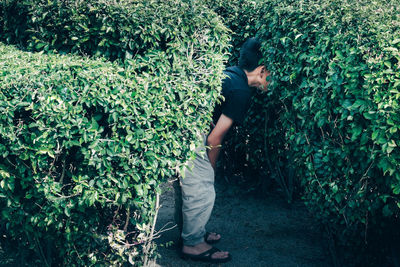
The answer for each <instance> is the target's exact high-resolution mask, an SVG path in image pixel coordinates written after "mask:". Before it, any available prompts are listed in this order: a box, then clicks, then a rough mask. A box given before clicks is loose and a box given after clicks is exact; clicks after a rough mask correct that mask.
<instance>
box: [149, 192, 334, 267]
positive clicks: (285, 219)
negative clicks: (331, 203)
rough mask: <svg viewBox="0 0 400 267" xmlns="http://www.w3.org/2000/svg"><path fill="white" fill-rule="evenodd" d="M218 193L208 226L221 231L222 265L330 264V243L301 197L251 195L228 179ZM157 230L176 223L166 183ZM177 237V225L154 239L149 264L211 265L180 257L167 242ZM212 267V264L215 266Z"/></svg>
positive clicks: (309, 266)
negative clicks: (224, 253) (227, 256)
mask: <svg viewBox="0 0 400 267" xmlns="http://www.w3.org/2000/svg"><path fill="white" fill-rule="evenodd" d="M216 191H217V198H216V202H215V207H214V210H213V214H212V215H211V219H210V221H209V223H208V226H207V230H208V231H217V232H218V233H221V235H222V240H221V242H219V243H218V244H217V245H216V246H217V247H218V248H220V249H222V250H227V251H229V252H230V253H231V255H232V261H230V262H229V263H225V264H223V266H224V267H230V266H240V267H246V266H249V267H255V266H262V267H297V266H299V267H300V266H301V267H306V266H307V267H329V266H332V264H331V262H330V256H329V254H328V244H327V242H326V240H324V238H323V235H322V233H321V230H320V228H319V226H318V224H317V223H316V222H315V220H314V219H313V218H311V216H310V214H309V213H308V212H307V210H306V208H305V207H304V205H303V204H302V203H301V202H295V203H293V204H290V205H288V204H287V203H286V201H285V200H284V199H283V197H282V196H280V195H279V194H278V193H271V194H269V195H266V196H265V197H264V198H255V197H252V196H248V195H243V194H240V193H239V190H237V188H236V189H235V188H232V187H231V186H227V185H226V184H225V185H223V184H217V185H216ZM161 205H162V207H161V208H160V211H159V215H158V220H157V229H158V230H160V229H161V228H162V227H163V226H167V228H168V227H169V226H171V225H173V223H174V194H173V189H172V185H171V184H166V185H165V190H164V193H163V195H162V197H161ZM178 237H179V233H178V230H177V229H176V228H174V229H172V230H169V231H165V232H163V233H162V234H161V236H160V238H158V239H157V240H156V243H157V244H158V246H159V249H158V252H159V254H160V258H158V259H157V260H156V262H152V263H151V266H162V267H175V266H179V267H180V266H182V267H186V266H210V265H211V264H208V263H199V262H195V261H185V260H182V259H180V258H179V256H178V254H177V252H176V245H170V246H165V244H167V243H171V241H174V242H175V241H177V239H178ZM213 266H215V265H213Z"/></svg>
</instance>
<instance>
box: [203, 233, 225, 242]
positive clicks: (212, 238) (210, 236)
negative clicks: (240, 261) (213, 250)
mask: <svg viewBox="0 0 400 267" xmlns="http://www.w3.org/2000/svg"><path fill="white" fill-rule="evenodd" d="M220 240H221V235H220V234H217V233H211V232H207V233H206V234H205V235H204V241H206V242H207V243H208V244H215V243H218V242H219V241H220Z"/></svg>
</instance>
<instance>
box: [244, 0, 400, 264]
mask: <svg viewBox="0 0 400 267" xmlns="http://www.w3.org/2000/svg"><path fill="white" fill-rule="evenodd" d="M398 7H399V5H398V1H386V2H385V3H382V2H370V1H355V2H354V1H345V0H342V1H324V0H322V1H283V2H282V1H280V3H279V4H278V3H277V2H275V1H265V3H264V7H263V11H262V12H263V13H264V14H265V16H264V18H263V26H262V28H261V30H260V31H259V32H258V34H259V36H260V38H261V39H262V40H263V42H264V44H263V47H264V55H265V61H266V62H267V64H268V66H269V68H270V70H271V71H272V73H273V75H272V83H271V85H270V91H269V96H270V97H269V98H268V102H265V107H264V110H266V111H267V113H266V114H267V115H268V117H269V118H268V120H267V119H266V118H267V116H265V117H264V119H262V120H261V121H260V120H259V121H257V123H256V124H252V126H253V127H254V128H256V130H255V131H254V132H255V133H265V135H262V134H261V135H257V136H256V137H254V138H255V139H256V140H258V142H255V143H256V144H257V143H258V146H254V147H253V149H252V150H250V151H254V153H252V154H250V155H249V156H250V157H251V158H253V159H254V160H255V161H257V162H260V159H262V160H263V161H264V164H262V163H261V164H260V163H259V164H260V166H262V165H264V166H271V168H275V169H276V168H278V170H277V171H278V172H279V169H285V172H286V175H285V174H284V175H283V176H286V177H284V181H285V184H284V186H286V188H289V183H290V182H296V180H297V181H299V182H300V184H301V190H302V191H303V192H302V194H303V197H304V200H305V201H306V204H307V205H308V206H309V207H310V209H311V210H312V211H313V213H314V214H315V215H316V216H317V217H319V218H320V219H321V220H322V221H323V222H325V223H326V224H327V225H329V227H330V228H331V231H332V232H333V233H334V234H335V235H336V236H337V237H338V238H339V240H340V241H341V243H342V244H344V243H347V245H350V247H353V249H354V248H359V247H360V245H361V246H364V247H366V248H368V245H371V249H372V248H373V249H376V248H377V246H374V245H376V244H377V243H376V241H375V242H374V239H375V238H376V237H378V236H381V237H382V236H385V234H386V236H389V235H390V234H389V233H390V232H391V231H392V229H393V228H392V227H388V226H389V225H392V226H393V224H394V225H396V224H397V225H398V223H399V219H398V218H399V215H400V210H399V207H400V204H399V200H400V199H399V193H400V187H399V180H400V174H399V163H400V161H399V160H400V158H399V156H400V154H399V153H400V150H399V149H398V140H399V132H398V129H399V128H398V127H399V125H400V124H399V122H400V121H399V118H398V116H399V115H398V114H400V112H399V104H398V96H399V93H398V90H399V86H400V80H399V77H400V69H399V66H400V65H399V60H400V56H399V48H400V41H399V39H398V36H399V30H398V21H399V14H400V13H399V8H398ZM261 98H264V100H260V101H265V96H261ZM260 144H266V146H265V147H264V148H263V147H262V146H260ZM260 147H262V148H260ZM260 155H262V156H260ZM272 164H274V165H275V166H274V165H272ZM272 170H273V169H272ZM276 175H278V174H276ZM294 177H297V179H294ZM289 195H290V194H289ZM351 245H356V246H351ZM379 245H380V246H379V247H380V249H383V248H384V247H385V246H382V244H379ZM386 246H390V244H386ZM353 251H354V250H353ZM377 254H379V253H373V254H361V255H362V256H363V257H365V258H366V261H365V262H364V264H368V263H369V264H374V263H376V261H374V260H375V259H373V258H372V257H373V256H376V255H377ZM360 258H361V257H360ZM360 258H359V259H357V260H361V259H360ZM357 260H356V261H355V262H356V263H355V264H357V263H359V262H360V261H357ZM364 260H365V259H364ZM376 260H382V259H376Z"/></svg>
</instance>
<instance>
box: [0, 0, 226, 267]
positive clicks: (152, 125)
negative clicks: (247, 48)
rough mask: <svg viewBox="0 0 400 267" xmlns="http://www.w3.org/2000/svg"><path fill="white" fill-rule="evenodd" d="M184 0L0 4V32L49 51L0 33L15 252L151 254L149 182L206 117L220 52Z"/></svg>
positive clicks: (5, 186) (152, 190)
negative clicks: (90, 56)
mask: <svg viewBox="0 0 400 267" xmlns="http://www.w3.org/2000/svg"><path fill="white" fill-rule="evenodd" d="M193 3H194V2H191V4H189V3H186V2H182V1H123V2H117V1H107V4H106V1H23V2H21V1H4V2H2V3H1V8H2V9H1V12H2V14H3V15H4V16H2V19H1V20H0V25H2V26H3V28H2V29H1V30H2V34H1V38H3V37H5V38H4V39H3V40H4V41H6V42H9V43H17V44H18V46H19V47H20V48H23V49H28V50H41V51H44V52H50V53H55V55H46V54H45V53H43V52H41V53H31V52H21V51H19V50H17V49H16V48H15V47H12V46H5V45H3V44H1V45H0V90H1V91H0V205H1V206H2V209H1V215H0V226H1V227H0V229H1V237H0V238H1V246H2V248H3V250H5V251H6V252H7V253H8V255H10V256H14V258H15V259H17V260H19V261H20V262H19V263H24V264H29V263H31V264H41V265H46V264H47V265H63V266H91V265H105V266H109V265H117V266H118V265H123V264H127V263H128V262H130V263H134V264H136V265H140V264H141V263H142V262H143V259H144V257H151V256H152V252H153V250H154V246H153V245H152V243H151V240H150V238H151V230H152V225H153V220H154V214H155V212H156V209H155V205H156V193H157V192H159V187H158V186H159V184H160V183H161V182H162V181H163V180H164V179H166V177H169V176H172V175H175V173H176V171H177V170H179V169H180V168H181V167H182V166H183V164H184V162H185V161H186V160H187V158H188V157H190V156H193V155H194V153H192V152H191V150H193V149H194V147H195V144H196V142H197V140H198V135H199V134H200V133H202V132H203V131H204V130H207V129H208V125H209V121H210V119H211V114H210V113H211V111H212V108H211V107H212V106H213V105H214V102H215V101H216V99H217V96H218V90H219V88H220V82H221V78H222V70H223V62H224V55H225V53H226V51H227V42H228V36H227V34H226V33H227V30H226V28H225V27H224V26H223V25H222V24H221V22H220V20H219V18H218V17H217V16H216V15H215V13H213V12H210V11H208V10H207V9H205V8H204V6H203V5H202V4H201V3H200V2H197V1H195V4H193ZM192 4H193V5H192ZM18 14H24V16H25V17H24V18H25V21H22V20H21V18H20V17H18ZM21 16H22V15H21ZM15 21H19V22H23V23H22V24H16V25H12V24H13V23H14V22H15ZM13 27H14V28H13ZM66 27H67V28H66ZM17 28H18V29H17ZM11 29H12V30H11ZM85 36H86V37H87V39H85ZM67 52H74V53H78V54H81V55H85V54H87V55H101V56H104V57H105V58H106V59H120V60H118V61H117V62H114V63H110V62H106V60H105V59H101V58H100V59H88V58H87V57H77V56H71V55H58V53H67ZM123 60H124V61H123ZM17 264H18V263H17Z"/></svg>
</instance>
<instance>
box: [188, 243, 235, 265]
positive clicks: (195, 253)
mask: <svg viewBox="0 0 400 267" xmlns="http://www.w3.org/2000/svg"><path fill="white" fill-rule="evenodd" d="M182 258H184V259H192V260H197V261H206V262H213V263H223V262H227V261H230V259H231V255H230V254H229V252H227V251H220V250H219V249H217V248H215V247H212V246H210V245H209V244H207V243H206V242H203V243H200V244H197V245H195V246H185V245H184V246H183V247H182Z"/></svg>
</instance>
